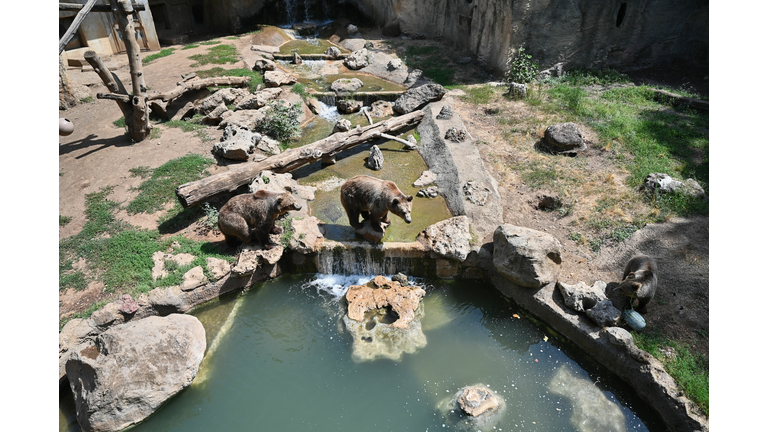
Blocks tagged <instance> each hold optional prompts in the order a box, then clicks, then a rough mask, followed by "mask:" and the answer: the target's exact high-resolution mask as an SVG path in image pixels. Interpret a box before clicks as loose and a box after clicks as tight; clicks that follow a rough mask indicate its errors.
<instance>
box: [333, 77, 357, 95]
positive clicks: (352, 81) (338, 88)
mask: <svg viewBox="0 0 768 432" xmlns="http://www.w3.org/2000/svg"><path fill="white" fill-rule="evenodd" d="M362 87H363V82H362V81H360V79H358V78H340V79H337V80H336V81H334V82H333V83H331V90H333V91H335V92H336V93H342V92H348V93H352V92H356V91H358V90H360V89H361V88H362Z"/></svg>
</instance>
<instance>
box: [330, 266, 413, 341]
mask: <svg viewBox="0 0 768 432" xmlns="http://www.w3.org/2000/svg"><path fill="white" fill-rule="evenodd" d="M425 294H426V291H424V290H423V289H422V288H420V287H417V286H405V287H404V286H401V285H400V283H399V282H393V281H391V280H389V279H387V278H385V277H384V276H376V277H375V278H374V279H373V280H371V281H370V282H368V283H366V284H365V285H353V286H351V287H349V290H347V294H346V295H345V298H346V299H347V302H348V303H349V306H348V308H347V315H348V316H349V318H351V319H353V320H355V321H363V320H364V318H365V313H366V312H368V311H370V310H374V309H380V308H384V307H387V306H389V307H391V308H392V310H393V311H394V312H395V313H396V314H397V316H398V319H397V320H396V321H395V322H393V323H392V327H394V328H399V329H404V328H406V327H408V323H410V322H411V321H412V320H413V319H414V318H415V313H416V309H417V308H418V307H419V303H420V302H421V298H422V297H424V295H425Z"/></svg>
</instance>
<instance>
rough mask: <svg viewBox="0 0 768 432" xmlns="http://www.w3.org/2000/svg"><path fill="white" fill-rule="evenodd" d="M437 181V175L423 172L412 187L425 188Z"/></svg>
mask: <svg viewBox="0 0 768 432" xmlns="http://www.w3.org/2000/svg"><path fill="white" fill-rule="evenodd" d="M436 180H437V174H435V173H433V172H432V171H424V172H422V173H421V177H419V178H418V180H416V181H415V182H413V185H414V186H416V187H422V186H427V185H430V184H432V183H434V182H435V181H436Z"/></svg>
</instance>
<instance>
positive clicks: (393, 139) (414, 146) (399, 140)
mask: <svg viewBox="0 0 768 432" xmlns="http://www.w3.org/2000/svg"><path fill="white" fill-rule="evenodd" d="M379 136H380V137H382V138H385V139H388V140H392V141H397V142H399V143H401V144H405V145H406V146H407V147H408V148H409V149H411V150H414V149H417V148H419V147H418V146H416V145H414V144H413V143H412V142H410V141H406V140H404V139H400V138H398V137H396V136H392V135H388V134H385V133H380V134H379Z"/></svg>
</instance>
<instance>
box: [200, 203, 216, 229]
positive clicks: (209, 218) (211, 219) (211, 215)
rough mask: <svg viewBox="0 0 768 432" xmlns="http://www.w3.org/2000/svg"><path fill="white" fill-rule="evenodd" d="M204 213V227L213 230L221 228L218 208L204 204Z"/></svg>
mask: <svg viewBox="0 0 768 432" xmlns="http://www.w3.org/2000/svg"><path fill="white" fill-rule="evenodd" d="M203 212H204V213H205V218H203V221H202V223H203V225H205V226H207V227H208V228H211V229H215V228H216V227H218V226H219V210H218V209H217V208H216V207H213V206H212V205H210V204H208V203H204V204H203Z"/></svg>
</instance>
